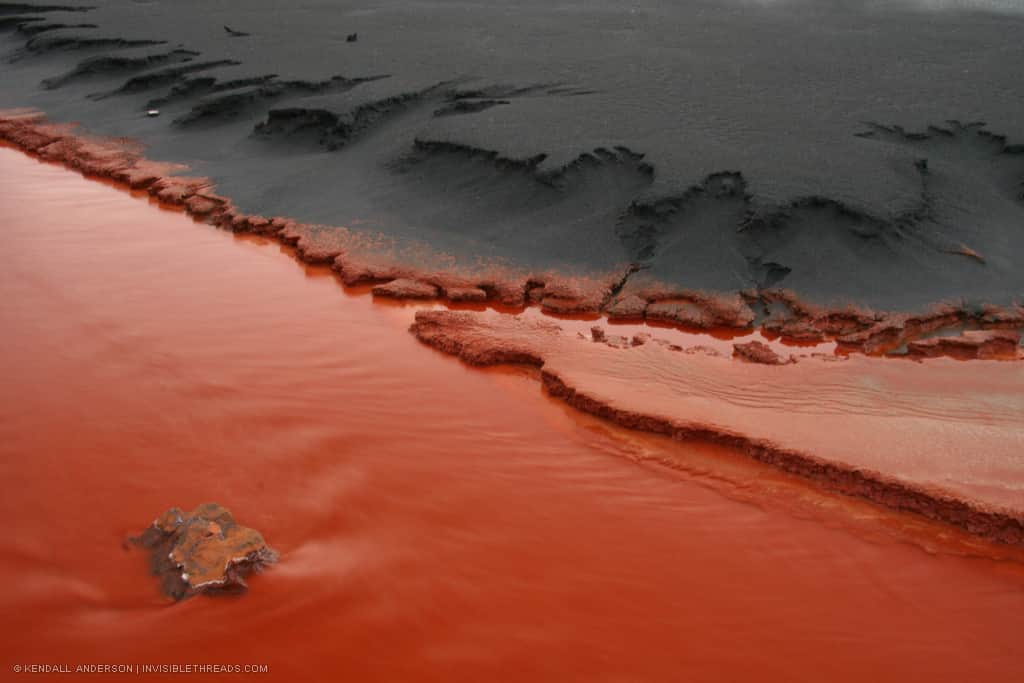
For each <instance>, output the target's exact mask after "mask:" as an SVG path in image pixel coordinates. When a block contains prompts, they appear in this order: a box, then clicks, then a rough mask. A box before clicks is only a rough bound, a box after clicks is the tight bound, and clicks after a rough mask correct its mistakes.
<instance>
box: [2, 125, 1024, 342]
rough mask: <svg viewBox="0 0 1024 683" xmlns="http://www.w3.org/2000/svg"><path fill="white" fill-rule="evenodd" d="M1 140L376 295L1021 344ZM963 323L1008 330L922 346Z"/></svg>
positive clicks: (1006, 318)
mask: <svg viewBox="0 0 1024 683" xmlns="http://www.w3.org/2000/svg"><path fill="white" fill-rule="evenodd" d="M0 140H5V141H7V142H9V143H10V144H12V145H14V146H16V147H18V148H19V149H22V150H23V151H26V152H28V153H31V154H34V155H37V156H39V157H40V158H43V159H46V160H51V161H55V162H60V163H63V164H65V165H67V166H68V167H70V168H73V169H76V170H78V171H81V172H82V173H84V174H87V175H90V176H96V177H102V178H108V179H110V180H112V181H114V182H116V183H119V184H121V185H124V186H126V187H130V188H133V189H139V190H145V191H146V192H148V193H149V194H150V195H151V196H153V197H155V198H156V199H158V200H159V201H161V202H164V203H166V204H169V205H173V206H177V207H180V208H181V209H183V210H184V211H185V212H187V213H188V214H190V215H191V216H193V217H194V218H196V219H199V220H203V221H206V222H209V223H212V224H215V225H218V226H221V227H224V228H226V229H230V230H232V231H235V232H248V233H255V234H260V235H266V236H272V237H274V238H276V239H278V240H279V241H281V242H282V243H285V244H289V245H294V246H295V248H296V252H297V255H298V256H299V258H301V259H302V260H303V261H305V262H307V263H311V264H329V265H331V267H332V268H333V269H334V270H335V271H337V272H338V274H339V276H340V277H341V279H342V280H343V281H344V282H345V284H347V285H357V284H363V283H373V284H375V285H379V287H378V288H377V289H376V290H375V292H376V293H377V294H378V295H380V296H387V297H393V298H410V299H424V298H439V299H446V300H448V301H452V302H484V301H491V302H494V303H496V304H500V305H503V306H510V307H522V306H524V305H530V304H537V305H539V306H540V307H541V308H542V309H543V310H545V311H547V312H551V313H556V314H585V315H586V314H599V313H600V314H605V315H607V316H608V317H609V319H612V320H620V321H649V322H652V323H658V324H668V325H672V326H677V327H680V328H683V329H693V330H723V329H724V330H730V329H733V330H747V329H752V328H758V329H761V330H763V331H764V332H765V333H766V334H768V335H771V336H773V337H776V338H779V339H781V340H783V341H785V342H787V343H794V344H800V343H816V342H823V341H834V342H836V343H837V344H838V347H839V349H840V351H842V352H847V353H849V352H858V353H865V354H872V355H879V354H885V353H890V352H893V351H899V352H901V353H908V355H911V356H935V355H952V356H955V357H959V358H970V357H980V358H994V357H995V358H1016V357H1017V356H1018V355H1019V346H1014V344H1013V340H1014V339H1017V340H1019V334H1020V331H1021V330H1022V329H1024V306H1022V305H1021V303H1020V302H1016V303H1015V304H1013V305H1010V306H1006V307H999V306H988V305H980V306H977V305H973V306H968V305H967V304H965V303H963V302H958V303H948V302H946V303H943V302H938V303H936V304H935V305H934V306H933V307H932V308H931V309H930V310H927V311H921V312H914V313H907V312H892V311H882V312H880V311H872V310H867V309H864V308H860V307H855V306H852V305H851V306H847V307H842V308H839V309H828V308H823V307H821V306H816V305H812V304H809V303H807V302H805V301H802V300H801V299H800V298H799V297H798V296H797V295H796V294H795V293H793V292H791V291H787V290H782V289H764V290H759V291H754V290H747V291H744V292H742V293H740V294H721V293H709V292H703V291H696V290H680V289H678V288H673V287H669V286H665V285H662V284H659V283H657V282H651V281H645V280H643V279H642V278H639V279H638V284H636V285H635V286H632V287H631V288H630V290H629V291H628V292H625V291H620V290H622V283H623V282H624V281H625V278H626V277H628V276H629V275H630V274H632V273H634V272H635V269H634V267H633V266H629V265H627V264H624V265H623V269H622V271H620V272H611V273H606V274H603V275H595V274H586V275H569V274H565V273H557V272H550V271H545V272H539V273H538V272H529V271H526V270H524V269H522V268H517V267H513V266H510V265H508V264H505V263H498V262H481V263H479V264H477V265H476V266H474V267H473V268H466V267H465V266H463V265H456V264H455V263H454V260H453V259H451V258H450V257H448V256H446V255H445V254H441V253H438V252H437V251H436V250H433V249H431V248H430V247H429V246H428V245H422V244H405V243H402V244H399V243H398V242H396V241H395V240H393V239H390V238H386V237H384V236H382V235H379V234H374V233H371V232H364V231H359V230H354V229H349V228H345V227H338V226H323V225H313V224H305V223H299V222H296V221H294V220H291V219H288V218H283V217H270V218H267V217H264V216H256V215H248V214H245V213H243V212H241V211H239V210H238V209H237V208H236V207H235V206H234V205H233V203H232V202H231V200H230V199H229V198H227V197H224V196H221V195H219V194H217V193H216V192H215V188H214V186H213V183H212V182H211V181H210V180H209V179H206V178H197V177H188V176H182V175H176V174H177V173H178V172H180V171H182V170H184V169H183V168H182V167H181V166H180V165H176V164H168V163H160V162H155V161H151V160H148V159H146V158H145V157H144V156H143V154H142V152H141V150H140V149H139V148H138V146H137V145H134V144H132V143H131V142H129V141H126V140H123V139H99V138H94V137H90V136H88V135H85V134H82V133H79V132H78V131H76V129H75V128H74V127H73V126H71V125H67V124H55V123H50V122H48V121H47V120H46V118H45V117H44V116H43V115H42V114H40V113H38V112H25V111H8V112H0ZM965 330H966V331H971V330H1000V331H1003V332H1004V333H1003V334H1002V335H1001V336H1000V339H1001V342H996V343H988V344H979V343H978V341H977V337H972V336H969V335H968V336H966V337H963V338H962V339H960V340H959V341H955V342H949V343H947V342H931V341H929V340H930V339H931V338H932V337H933V336H934V335H937V334H943V335H956V334H959V333H960V332H962V331H965ZM972 340H974V341H972ZM920 342H925V343H923V344H922V343H920ZM915 344H916V346H915Z"/></svg>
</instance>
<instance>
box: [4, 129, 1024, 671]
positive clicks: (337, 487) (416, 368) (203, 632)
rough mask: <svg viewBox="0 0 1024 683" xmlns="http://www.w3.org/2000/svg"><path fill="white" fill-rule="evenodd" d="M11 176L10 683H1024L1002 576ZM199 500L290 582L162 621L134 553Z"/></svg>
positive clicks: (172, 225)
mask: <svg viewBox="0 0 1024 683" xmlns="http://www.w3.org/2000/svg"><path fill="white" fill-rule="evenodd" d="M0 178H2V181H0V225H2V228H3V231H2V233H0V244H2V246H3V253H4V259H3V263H4V267H3V268H2V269H0V295H2V296H0V329H2V330H3V338H4V347H3V353H2V354H0V377H2V378H3V381H2V384H0V482H2V483H3V495H2V496H0V514H2V517H3V520H4V533H3V534H2V535H0V629H2V630H0V666H2V671H3V673H2V674H0V679H3V680H8V678H7V677H8V676H9V675H10V673H9V672H10V671H11V669H12V667H13V666H14V665H17V664H20V665H27V664H36V663H47V664H69V665H74V664H78V663H134V664H139V663H150V664H160V663H164V664H188V663H200V662H207V663H221V664H245V663H254V664H266V665H268V666H269V669H270V673H269V674H267V675H263V676H258V677H254V678H255V679H256V680H281V681H307V680H330V681H338V680H342V681H369V680H381V681H413V680H424V681H473V682H474V683H476V682H479V681H496V680H514V681H520V680H521V681H559V682H562V681H568V680H581V681H670V680H673V681H674V680H685V681H726V680H759V681H801V680H804V681H864V680H875V681H888V680H893V681H895V680H900V681H906V680H931V681H957V682H960V681H1016V680H1019V676H1020V642H1021V641H1020V633H1021V627H1022V626H1024V616H1022V615H1024V565H1022V564H1021V563H1020V561H1019V560H1017V559H1013V558H1012V557H1007V558H1004V559H999V557H998V556H999V554H1000V553H1007V552H1009V551H1008V550H1005V549H999V548H996V547H994V546H989V545H986V544H984V543H982V542H972V541H970V540H969V539H961V538H959V537H958V536H957V535H956V534H957V532H955V531H952V530H950V529H946V528H945V527H941V526H938V525H931V524H930V523H924V522H919V521H916V520H908V519H906V518H904V517H902V516H900V515H897V514H895V513H890V512H887V511H884V510H880V509H877V508H875V507H872V506H870V505H868V504H864V503H859V502H857V501H853V500H849V499H843V498H836V497H832V496H828V495H826V494H819V493H817V492H815V491H814V490H813V489H811V488H809V487H807V486H805V485H804V484H803V483H801V482H799V481H794V480H791V479H788V478H786V477H784V476H783V475H780V474H777V473H775V472H773V471H771V470H769V469H767V468H765V467H762V466H760V465H758V464H757V463H751V462H746V460H745V459H744V458H742V456H735V455H733V454H731V453H729V452H725V451H721V450H717V449H711V448H703V447H697V446H693V445H687V444H677V443H672V442H668V441H666V440H663V439H659V438H657V437H652V436H646V435H643V434H636V433H631V432H627V431H624V430H621V429H618V428H615V427H613V426H610V425H605V424H603V423H601V422H598V421H596V420H593V419H590V418H587V417H585V416H582V415H579V414H576V413H574V412H573V411H571V410H570V409H568V408H566V407H564V406H563V405H562V404H560V403H559V402H557V401H555V400H553V399H549V398H546V397H545V396H544V395H543V394H542V393H541V391H540V389H539V387H538V385H537V384H536V382H534V381H533V379H532V378H530V377H528V376H526V375H524V374H522V373H518V372H514V371H481V370H474V369H471V368H467V367H465V366H463V365H462V364H460V363H459V362H458V361H457V360H455V359H452V358H449V357H446V356H443V355H441V354H440V353H437V352H435V351H433V350H431V349H429V348H427V347H425V346H423V345H421V344H420V343H419V342H417V341H416V339H414V338H413V337H412V336H411V335H409V334H407V333H406V332H405V330H406V328H407V326H408V324H409V321H410V319H411V316H412V312H413V311H414V309H413V308H411V307H397V306H381V305H377V304H374V303H373V302H372V299H371V297H370V296H367V295H360V296H351V295H349V294H345V293H344V292H342V290H341V288H340V287H339V286H338V284H337V282H336V279H335V277H334V275H333V274H332V273H330V271H327V270H326V269H317V268H306V267H303V266H300V265H297V264H296V263H295V262H294V261H293V260H292V259H290V258H288V257H286V256H285V255H282V253H281V251H282V249H281V248H280V247H279V246H278V245H276V244H274V243H270V242H265V241H261V240H259V239H258V238H244V239H243V238H237V237H233V236H232V235H230V234H229V233H226V232H223V231H219V230H216V229H214V228H211V227H209V226H205V225H200V224H196V223H193V222H192V221H191V220H189V219H188V218H187V217H185V216H183V215H182V214H181V213H179V212H170V211H161V210H159V209H158V208H157V207H156V206H155V205H152V204H150V203H149V202H147V201H146V200H145V199H142V198H133V197H131V196H130V195H129V194H128V193H126V192H122V191H118V190H115V189H112V188H111V187H108V186H105V185H103V184H101V183H96V182H92V181H87V180H83V179H82V178H80V177H79V176H77V175H74V174H72V173H69V172H67V171H64V170H62V169H60V168H58V167H55V166H51V165H46V164H41V163H39V162H36V161H34V160H32V159H29V158H27V157H25V156H23V155H21V154H20V153H18V152H15V151H13V150H10V149H0ZM612 331H615V330H612ZM638 461H639V463H638ZM657 462H663V463H669V464H672V465H673V466H674V467H675V469H673V470H667V469H664V468H661V467H656V466H654V464H653V463H657ZM207 500H214V501H218V502H220V503H222V504H224V505H225V506H227V507H229V508H230V509H231V510H232V511H233V512H234V514H235V516H236V517H237V519H238V520H239V522H240V523H242V524H245V525H248V526H252V527H254V528H256V529H259V530H260V531H261V532H262V533H263V534H264V535H265V536H266V538H267V539H268V541H269V542H270V543H271V545H273V546H274V547H275V548H276V549H277V550H279V551H280V552H281V562H280V564H279V565H277V566H276V567H275V568H274V569H273V570H272V571H271V572H269V573H268V574H265V575H263V576H259V577H256V578H255V579H254V580H253V581H252V582H251V583H252V590H251V591H250V593H249V594H248V595H246V596H243V597H231V598H202V597H201V598H197V599H193V600H189V601H186V602H183V603H180V604H168V603H166V602H164V601H163V600H162V599H161V598H160V597H159V596H158V594H157V590H156V585H155V583H154V581H153V580H152V578H151V577H150V576H148V575H147V573H146V567H145V563H144V560H143V558H142V556H141V555H140V554H137V553H133V552H128V551H124V550H122V548H121V540H122V539H123V537H124V536H126V535H128V534H130V533H134V532H137V531H138V530H139V529H140V527H141V526H143V525H145V524H147V523H149V521H150V520H151V519H152V518H153V517H154V516H155V515H157V514H159V513H160V512H161V511H163V510H164V509H166V508H167V507H169V506H171V505H178V506H182V507H186V508H188V507H191V506H194V505H195V504H197V503H199V502H202V501H207ZM65 678H66V677H65ZM113 678H115V679H123V678H124V677H123V676H114V677H113ZM146 678H148V679H150V680H155V679H157V678H158V677H156V676H149V677H146ZM232 678H235V679H237V678H241V677H233V676H231V675H225V676H218V677H216V678H215V680H231V679H232ZM102 679H103V677H102V676H90V677H89V680H102ZM168 679H169V680H183V679H185V680H204V677H202V676H198V677H189V676H184V677H182V676H169V677H168ZM14 680H20V678H15V679H14Z"/></svg>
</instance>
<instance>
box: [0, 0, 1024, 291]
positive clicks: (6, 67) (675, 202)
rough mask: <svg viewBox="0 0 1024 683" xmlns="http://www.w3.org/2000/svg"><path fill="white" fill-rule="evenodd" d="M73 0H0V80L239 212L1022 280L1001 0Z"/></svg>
mask: <svg viewBox="0 0 1024 683" xmlns="http://www.w3.org/2000/svg"><path fill="white" fill-rule="evenodd" d="M87 4H88V5H89V6H88V7H86V6H84V5H81V6H80V5H78V4H77V3H70V4H64V3H61V4H43V3H0V50H2V52H3V57H2V59H0V74H2V79H0V80H2V83H3V85H2V86H0V107H33V108H36V109H39V110H41V111H45V112H47V114H49V115H50V117H51V118H52V119H53V120H55V121H76V122H80V123H81V124H82V125H83V127H84V129H85V130H86V131H89V132H92V133H96V134H103V135H111V136H130V137H133V138H137V139H139V140H141V141H142V142H143V143H144V144H145V145H146V149H147V151H148V155H149V156H150V158H155V159H161V160H167V161H174V162H181V163H184V164H187V165H188V166H190V167H191V168H192V169H193V170H194V171H195V172H196V173H197V174H199V175H202V176H204V177H209V178H210V179H212V181H213V182H215V183H216V184H217V187H218V188H219V189H220V191H221V193H222V194H223V195H225V196H227V197H230V198H231V199H232V200H233V201H234V202H235V203H236V204H237V206H238V207H239V208H240V209H241V210H243V211H245V212H246V213H251V214H261V215H283V216H288V217H291V218H294V219H296V220H298V221H300V222H304V223H317V224H324V225H330V226H342V225H344V226H349V227H359V228H360V229H365V230H368V231H373V232H380V233H382V234H383V235H384V236H386V237H387V238H393V239H397V240H399V241H403V242H405V241H408V242H417V243H421V244H427V245H430V247H431V248H433V249H436V250H437V251H439V252H441V253H444V254H447V255H448V256H449V257H450V258H451V259H452V260H453V261H455V262H458V263H463V264H465V263H473V262H474V261H475V259H478V258H488V259H497V260H502V261H504V262H507V263H508V264H510V265H511V266H514V267H517V268H520V269H524V270H532V269H540V270H548V269H555V270H558V271H561V272H565V273H572V274H577V275H580V274H596V273H600V274H602V275H604V274H607V273H612V272H616V273H620V274H621V273H623V272H625V269H626V268H629V267H630V266H632V269H633V270H635V271H636V273H635V274H634V275H633V276H631V277H630V279H631V280H632V279H633V278H634V277H635V278H636V282H635V283H632V282H631V283H627V284H629V285H631V286H632V285H635V289H636V290H637V291H640V290H645V289H650V288H651V287H652V286H655V285H656V286H658V287H660V288H662V289H668V290H710V291H714V292H718V293H723V292H724V293H729V292H738V291H741V290H751V289H752V290H755V291H756V290H758V289H761V290H764V289H771V288H782V289H785V290H789V291H792V292H795V293H796V295H798V296H799V297H800V298H801V299H803V300H805V301H807V302H810V303H813V304H816V305H824V306H833V307H834V306H837V305H841V304H846V303H853V304H857V305H860V306H868V307H871V308H873V309H876V310H922V309H924V308H926V307H927V306H928V305H930V304H933V303H936V302H938V301H944V302H950V301H953V302H960V303H963V302H966V303H968V304H972V305H975V304H981V303H990V304H996V305H1000V306H1007V305H1010V304H1012V303H1013V302H1014V301H1016V300H1019V299H1020V298H1021V296H1022V291H1024V275H1022V271H1021V270H1020V269H1019V268H1014V267H1013V262H1014V259H1015V258H1016V257H1017V256H1018V255H1020V254H1021V253H1024V231H1021V230H1018V229H1016V228H1017V227H1019V226H1020V225H1021V224H1022V221H1024V200H1022V198H1021V192H1022V187H1021V183H1022V182H1024V155H1022V153H1021V152H1022V147H1021V145H1022V144H1024V120H1022V119H1021V117H1020V112H1021V111H1024V92H1022V91H1021V89H1020V87H1019V70H1018V69H1017V68H1016V65H1019V64H1020V63H1022V62H1024V48H1022V47H1021V43H1020V41H1019V40H1018V39H1019V36H1020V35H1021V33H1022V31H1024V16H1022V15H1021V14H1019V13H1015V12H1013V11H1010V10H1012V8H1009V9H1008V3H999V2H979V3H971V4H970V6H969V8H968V9H955V8H951V7H952V6H953V5H955V3H945V4H943V3H938V4H937V3H917V2H905V3H872V2H864V1H862V0H830V1H828V2H813V3H812V2H805V1H804V0H796V1H795V2H785V3H782V2H779V3H747V2H740V1H739V0H736V1H733V0H695V1H693V2H688V3H672V4H671V5H670V6H662V5H659V4H656V3H642V4H640V5H639V6H630V7H628V8H627V7H621V6H620V5H617V4H615V3H598V4H597V5H594V4H590V5H588V6H587V7H586V8H582V7H581V6H579V5H565V4H560V3H555V4H553V5H552V4H550V3H548V4H545V5H527V6H519V7H516V8H515V9H514V10H513V9H510V8H508V7H507V5H506V4H505V3H498V2H487V1H478V2H474V3H471V4H470V5H469V6H466V5H465V4H460V5H459V6H458V7H456V6H450V5H445V4H429V5H417V4H411V5H406V6H401V5H400V6H387V7H379V6H376V5H372V4H366V3H361V2H345V3H338V2H326V1H324V0H318V1H316V2H312V3H304V4H303V6H302V7H301V8H286V9H282V8H281V6H280V3H276V2H270V1H269V0H258V1H256V2H246V3H240V2H239V3H220V4H218V5H217V6H216V7H213V6H210V5H209V3H199V2H191V1H185V2H173V3H171V2H153V3H148V4H147V5H146V7H145V11H140V9H139V6H138V5H137V4H136V3H133V2H128V1H127V0H99V1H97V2H91V3H87ZM353 33H356V34H358V40H355V41H348V40H347V39H346V38H347V36H349V35H350V34H353ZM299 36H301V40H299V39H297V37H299ZM148 108H157V109H159V110H160V115H159V116H157V117H152V118H149V117H147V116H146V115H145V111H146V109H148ZM981 122H985V123H981ZM406 257H407V258H412V257H411V256H409V255H408V254H406ZM624 291H627V292H629V291H632V290H630V289H627V290H624Z"/></svg>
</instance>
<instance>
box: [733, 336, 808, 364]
mask: <svg viewBox="0 0 1024 683" xmlns="http://www.w3.org/2000/svg"><path fill="white" fill-rule="evenodd" d="M732 355H733V357H734V358H739V359H740V360H745V361H747V362H748V363H761V364H763V365H785V364H786V363H791V362H793V361H792V359H790V360H788V361H787V360H785V359H784V358H783V357H782V356H780V355H779V354H777V353H775V351H773V350H772V347H770V346H768V345H767V344H765V343H763V342H759V341H756V340H755V341H750V342H747V343H745V344H733V345H732Z"/></svg>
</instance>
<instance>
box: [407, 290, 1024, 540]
mask: <svg viewBox="0 0 1024 683" xmlns="http://www.w3.org/2000/svg"><path fill="white" fill-rule="evenodd" d="M411 331H412V332H413V333H414V334H415V335H416V336H417V337H418V338H419V339H420V340H421V341H423V342H424V343H426V344H428V345H430V346H433V347H435V348H437V349H439V350H441V351H443V352H445V353H448V354H452V355H455V356H458V357H459V358H461V359H462V360H463V361H465V362H467V363H471V364H475V365H495V364H505V363H509V364H528V365H533V366H536V367H539V368H540V372H541V380H542V382H543V385H544V388H545V389H546V390H547V391H548V393H550V394H551V395H553V396H555V397H557V398H560V399H562V400H563V401H565V402H566V403H568V404H569V405H571V406H573V407H575V408H577V409H580V410H583V411H585V412H588V413H592V414H594V415H597V416H600V417H602V418H605V419H608V420H611V421H613V422H615V423H617V424H620V425H622V426H625V427H628V428H631V429H637V430H642V431H647V432H654V433H658V434H665V435H668V436H671V437H672V438H675V439H681V440H689V439H698V440H704V441H710V442H714V443H719V444H724V445H727V446H730V447H733V448H736V449H738V450H740V451H741V452H743V453H745V454H746V455H748V456H749V457H752V458H754V459H756V460H759V461H761V462H764V463H767V464H770V465H773V466H775V467H778V468H780V469H782V470H785V471H787V472H790V473H793V474H797V475H799V476H802V477H805V478H807V479H810V480H813V481H814V482H817V483H818V484H820V485H822V486H824V487H825V488H827V489H830V490H834V491H838V492H841V493H844V494H847V495H851V496H858V497H861V498H865V499H868V500H871V501H874V502H876V503H879V504H881V505H884V506H887V507H890V508H894V509H897V510H903V511H908V512H912V513H916V514H919V515H923V516H924V517H927V518H930V519H933V520H937V521H940V522H944V523H948V524H952V525H954V526H957V527H960V528H962V529H965V530H967V531H968V532H970V533H973V534H976V535H978V536H981V537H984V538H986V539H989V540H992V541H996V542H1000V543H1007V544H1013V545H1022V544H1024V458H1022V457H1021V453H1022V452H1024V450H1022V447H1024V367H1022V366H1021V365H1020V364H1017V363H1013V364H1009V365H1007V364H1005V363H990V362H981V361H979V362H975V363H971V364H964V363H958V362H956V361H952V360H948V359H942V360H936V361H930V362H929V363H928V364H926V365H919V364H913V363H901V362H896V361H888V362H887V361H879V360H875V359H869V358H862V357H851V358H846V359H843V358H836V357H834V356H823V355H820V354H805V355H804V356H802V357H801V359H800V360H801V362H799V363H797V364H795V365H788V364H787V365H786V367H778V366H776V365H775V363H778V362H781V361H779V360H778V359H777V358H774V357H772V358H768V359H767V360H763V359H762V360H761V363H760V364H753V365H752V364H749V363H743V362H737V361H735V360H733V359H731V358H728V357H725V356H724V355H722V354H720V353H718V352H715V351H713V350H709V349H706V348H702V347H694V348H688V349H684V348H680V347H678V346H672V345H669V344H667V343H663V342H658V341H657V340H653V339H649V338H645V337H642V336H637V337H634V338H632V339H625V338H615V337H613V336H611V335H609V334H607V333H606V332H605V331H604V330H601V329H600V328H595V331H594V332H593V334H592V335H591V337H590V338H589V339H588V338H580V336H573V335H570V334H567V333H566V332H565V331H564V330H563V329H562V328H561V327H560V326H559V325H558V324H556V323H554V322H547V321H536V320H528V319H525V318H521V317H519V316H507V315H486V314H478V313H467V312H455V311H440V310H435V311H420V312H418V313H417V314H416V320H415V323H414V324H413V325H412V328H411ZM758 351H764V350H763V349H755V350H754V351H753V352H751V351H750V350H749V349H748V348H747V347H745V345H737V355H747V356H750V355H753V356H757V355H765V354H759V353H758ZM753 360H758V359H757V358H754V359H753ZM765 363H767V364H765ZM1007 370H1009V372H1007Z"/></svg>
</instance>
